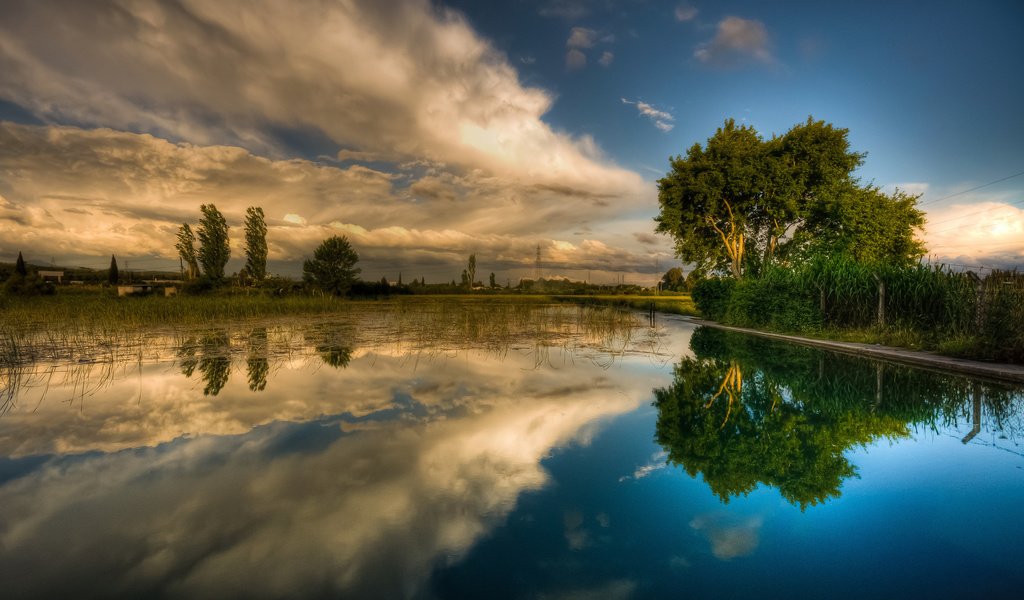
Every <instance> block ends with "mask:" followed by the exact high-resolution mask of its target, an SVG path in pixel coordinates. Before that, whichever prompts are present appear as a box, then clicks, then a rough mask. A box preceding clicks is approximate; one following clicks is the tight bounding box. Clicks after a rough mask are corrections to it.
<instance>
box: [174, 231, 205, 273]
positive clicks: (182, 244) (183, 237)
mask: <svg viewBox="0 0 1024 600" xmlns="http://www.w3.org/2000/svg"><path fill="white" fill-rule="evenodd" d="M174 247H175V249H177V251H178V256H180V257H181V262H182V263H183V264H184V265H185V278H186V279H195V278H196V277H199V258H198V254H197V253H196V236H195V234H194V233H193V232H192V228H191V227H190V226H189V224H188V223H182V224H181V227H180V228H179V229H178V243H177V244H175V245H174Z"/></svg>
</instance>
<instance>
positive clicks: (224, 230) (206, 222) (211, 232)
mask: <svg viewBox="0 0 1024 600" xmlns="http://www.w3.org/2000/svg"><path fill="white" fill-rule="evenodd" d="M200 211H202V213H203V216H202V218H200V219H199V231H198V237H199V253H198V258H199V264H201V265H202V266H203V274H204V275H206V277H207V278H208V279H212V280H214V281H219V280H222V279H224V267H225V265H227V264H228V259H229V258H231V243H230V241H229V240H228V223H227V221H226V220H225V219H224V215H222V214H221V213H220V211H219V210H217V207H216V206H214V205H213V204H204V205H202V206H201V207H200Z"/></svg>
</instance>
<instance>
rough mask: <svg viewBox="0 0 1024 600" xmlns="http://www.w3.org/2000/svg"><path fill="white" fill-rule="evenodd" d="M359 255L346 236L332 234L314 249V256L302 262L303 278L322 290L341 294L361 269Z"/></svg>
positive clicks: (350, 285) (336, 294) (337, 294)
mask: <svg viewBox="0 0 1024 600" xmlns="http://www.w3.org/2000/svg"><path fill="white" fill-rule="evenodd" d="M358 261H359V255H358V254H356V251H355V250H353V249H352V245H351V244H349V241H348V238H346V237H345V236H340V237H339V236H336V235H335V236H331V237H329V238H327V239H326V240H324V241H323V242H321V243H320V245H319V246H317V248H316V250H314V251H313V258H312V259H307V260H306V261H305V262H304V263H303V264H302V279H303V280H304V281H306V282H307V283H309V284H312V285H315V286H316V287H318V288H320V289H321V290H323V291H325V292H327V293H330V294H334V295H335V296H341V295H343V294H344V293H345V292H347V291H348V289H349V288H350V287H352V284H353V283H354V282H355V280H356V276H357V275H359V273H360V272H361V269H359V268H357V267H356V266H355V265H356V262H358Z"/></svg>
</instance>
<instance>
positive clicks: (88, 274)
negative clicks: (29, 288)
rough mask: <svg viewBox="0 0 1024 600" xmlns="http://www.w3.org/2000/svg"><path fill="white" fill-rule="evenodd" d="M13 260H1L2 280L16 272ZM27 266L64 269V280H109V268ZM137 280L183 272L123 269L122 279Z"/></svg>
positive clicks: (29, 265) (176, 275)
mask: <svg viewBox="0 0 1024 600" xmlns="http://www.w3.org/2000/svg"><path fill="white" fill-rule="evenodd" d="M14 265H15V263H13V262H0V282H2V281H6V280H7V278H8V277H10V276H11V274H12V273H14ZM25 267H26V268H27V269H28V272H29V273H35V272H37V271H64V281H65V282H68V281H84V282H85V283H103V282H105V281H107V275H108V272H109V271H108V269H90V268H87V267H64V266H60V265H57V266H54V265H37V264H33V263H25ZM129 277H130V278H131V279H132V280H135V281H140V280H143V279H181V273H179V272H177V271H139V270H136V269H132V270H131V271H130V272H129V271H124V270H122V271H121V279H122V281H127V280H128V278H129Z"/></svg>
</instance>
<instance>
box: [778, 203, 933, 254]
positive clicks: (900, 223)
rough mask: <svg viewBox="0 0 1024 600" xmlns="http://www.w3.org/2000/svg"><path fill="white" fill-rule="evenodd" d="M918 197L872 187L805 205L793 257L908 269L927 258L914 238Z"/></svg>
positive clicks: (920, 218) (920, 215)
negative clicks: (840, 258)
mask: <svg viewBox="0 0 1024 600" xmlns="http://www.w3.org/2000/svg"><path fill="white" fill-rule="evenodd" d="M918 197H919V196H912V195H908V194H906V193H904V192H902V191H900V190H898V189H897V190H896V192H895V193H893V194H892V195H888V194H885V193H883V192H882V191H881V190H879V189H878V188H877V187H874V186H868V187H865V188H861V187H857V186H852V185H851V186H848V187H847V188H846V189H845V190H844V191H843V192H842V193H840V194H837V195H836V196H834V197H830V198H826V199H824V200H823V201H821V202H818V203H815V204H812V205H810V206H809V207H808V211H807V214H806V217H805V218H806V223H805V224H804V226H803V227H802V228H801V229H800V230H799V232H798V233H797V236H796V239H795V241H794V243H793V246H794V248H793V249H792V252H791V255H792V257H793V258H796V259H799V258H800V257H807V256H812V257H813V256H822V255H825V256H835V255H844V256H849V257H852V258H853V259H854V260H855V261H857V262H861V263H866V264H890V265H896V266H905V267H906V266H911V265H913V264H914V263H916V262H917V260H918V259H919V258H921V257H922V256H924V254H925V249H924V246H923V245H922V244H921V242H920V241H919V240H918V239H917V238H916V234H917V233H918V232H919V231H920V229H921V228H922V227H923V226H924V212H923V211H921V210H920V209H918V208H917V199H918Z"/></svg>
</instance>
